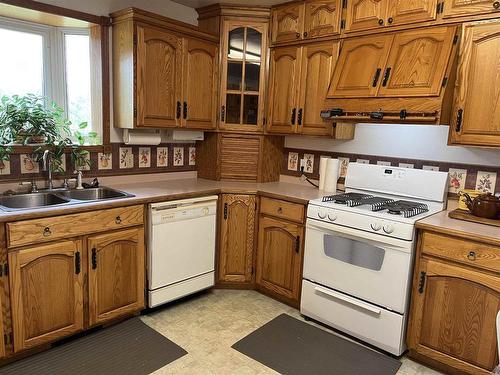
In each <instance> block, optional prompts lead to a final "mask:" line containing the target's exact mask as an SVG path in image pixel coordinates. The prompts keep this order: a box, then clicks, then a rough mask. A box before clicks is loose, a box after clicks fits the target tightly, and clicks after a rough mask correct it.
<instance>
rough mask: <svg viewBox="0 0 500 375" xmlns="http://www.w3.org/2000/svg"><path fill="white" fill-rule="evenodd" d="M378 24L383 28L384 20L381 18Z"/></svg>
mask: <svg viewBox="0 0 500 375" xmlns="http://www.w3.org/2000/svg"><path fill="white" fill-rule="evenodd" d="M378 24H379V25H380V26H382V25H383V24H384V20H383V19H382V18H380V19H379V20H378Z"/></svg>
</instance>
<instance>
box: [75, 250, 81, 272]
mask: <svg viewBox="0 0 500 375" xmlns="http://www.w3.org/2000/svg"><path fill="white" fill-rule="evenodd" d="M80 271H81V258H80V252H79V251H77V252H76V253H75V274H77V275H78V274H80Z"/></svg>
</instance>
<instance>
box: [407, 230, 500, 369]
mask: <svg viewBox="0 0 500 375" xmlns="http://www.w3.org/2000/svg"><path fill="white" fill-rule="evenodd" d="M420 243H421V245H420V248H419V252H418V256H417V266H416V268H415V277H414V285H413V293H412V307H411V311H410V322H409V327H408V346H409V349H410V355H411V356H412V355H413V356H414V357H415V358H417V359H419V360H421V361H424V362H425V361H426V360H427V361H431V362H430V363H431V364H432V363H440V364H444V365H445V366H447V367H446V368H442V370H444V371H451V370H454V371H455V372H456V371H461V372H462V373H467V374H471V375H472V374H474V375H478V374H484V375H487V374H490V373H491V371H492V370H493V368H494V367H495V366H497V365H498V353H497V338H496V316H497V313H498V311H500V266H499V261H498V260H499V258H498V251H500V249H499V248H498V247H497V246H493V245H488V244H486V243H480V242H475V241H470V240H468V239H465V238H455V237H451V236H447V235H442V234H438V233H433V232H429V231H424V232H423V233H421V234H420ZM457 246H458V247H457ZM432 361H434V362H432Z"/></svg>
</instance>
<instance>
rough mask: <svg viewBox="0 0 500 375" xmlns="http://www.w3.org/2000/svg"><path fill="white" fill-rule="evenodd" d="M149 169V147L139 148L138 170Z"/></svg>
mask: <svg viewBox="0 0 500 375" xmlns="http://www.w3.org/2000/svg"><path fill="white" fill-rule="evenodd" d="M149 167H151V147H139V168H149Z"/></svg>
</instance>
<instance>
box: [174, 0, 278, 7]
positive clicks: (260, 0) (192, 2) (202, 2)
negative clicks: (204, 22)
mask: <svg viewBox="0 0 500 375" xmlns="http://www.w3.org/2000/svg"><path fill="white" fill-rule="evenodd" d="M172 1H174V2H176V3H179V4H183V5H186V6H188V7H191V8H200V7H204V6H206V5H211V4H217V3H220V2H221V1H220V0H172ZM283 2H284V0H224V1H223V3H224V4H239V5H261V6H267V5H274V4H281V3H283Z"/></svg>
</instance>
